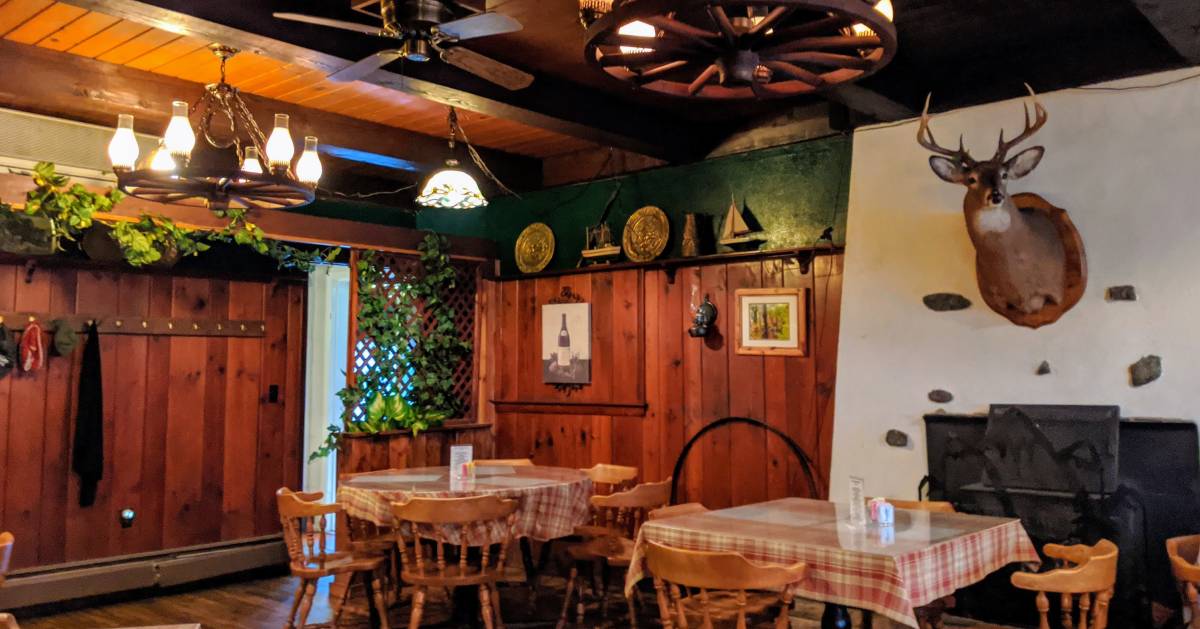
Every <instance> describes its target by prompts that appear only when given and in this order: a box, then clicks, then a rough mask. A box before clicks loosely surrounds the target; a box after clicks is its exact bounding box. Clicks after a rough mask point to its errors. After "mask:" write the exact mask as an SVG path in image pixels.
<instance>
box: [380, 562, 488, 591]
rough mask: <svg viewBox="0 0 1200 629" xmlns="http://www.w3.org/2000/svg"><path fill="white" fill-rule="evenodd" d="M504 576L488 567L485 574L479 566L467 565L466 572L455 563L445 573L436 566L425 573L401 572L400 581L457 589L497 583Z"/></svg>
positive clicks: (448, 566) (427, 569)
mask: <svg viewBox="0 0 1200 629" xmlns="http://www.w3.org/2000/svg"><path fill="white" fill-rule="evenodd" d="M504 574H505V573H504V572H503V571H501V572H497V571H496V568H495V566H488V569H487V572H483V571H482V570H481V569H480V568H479V566H472V565H467V566H466V569H465V570H464V569H462V568H461V567H460V566H459V565H458V564H457V563H455V564H448V565H447V566H446V569H445V571H440V570H438V569H437V566H436V565H428V564H427V565H426V566H425V572H424V573H420V572H415V571H412V570H405V571H403V572H401V574H400V579H401V580H402V581H404V582H405V583H408V584H411V585H433V586H439V587H440V586H445V587H456V586H460V585H480V584H484V583H495V582H496V581H498V580H499V579H500V578H502V577H503V576H504Z"/></svg>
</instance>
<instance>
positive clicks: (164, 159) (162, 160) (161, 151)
mask: <svg viewBox="0 0 1200 629" xmlns="http://www.w3.org/2000/svg"><path fill="white" fill-rule="evenodd" d="M150 170H156V171H158V172H171V171H173V170H175V160H174V159H173V158H172V157H171V153H170V152H169V151H167V147H166V145H165V143H164V142H163V141H162V140H159V141H158V148H156V149H154V155H152V156H151V157H150Z"/></svg>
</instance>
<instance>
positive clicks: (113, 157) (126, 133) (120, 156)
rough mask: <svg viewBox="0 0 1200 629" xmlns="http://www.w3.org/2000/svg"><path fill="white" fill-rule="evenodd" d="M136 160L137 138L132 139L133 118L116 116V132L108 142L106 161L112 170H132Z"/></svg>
mask: <svg viewBox="0 0 1200 629" xmlns="http://www.w3.org/2000/svg"><path fill="white" fill-rule="evenodd" d="M137 158H138V143H137V138H135V137H133V116H131V115H129V114H121V115H119V116H117V131H116V132H115V133H113V137H112V140H110V141H109V142H108V159H109V161H111V162H112V167H113V170H133V166H134V164H136V163H137Z"/></svg>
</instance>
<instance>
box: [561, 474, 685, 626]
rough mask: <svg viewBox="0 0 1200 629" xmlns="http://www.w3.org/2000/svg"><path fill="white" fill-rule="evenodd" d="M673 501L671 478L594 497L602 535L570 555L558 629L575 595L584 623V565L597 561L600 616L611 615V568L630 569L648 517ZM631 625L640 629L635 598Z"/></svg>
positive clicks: (577, 546) (577, 617) (574, 548)
mask: <svg viewBox="0 0 1200 629" xmlns="http://www.w3.org/2000/svg"><path fill="white" fill-rule="evenodd" d="M670 501H671V479H669V478H668V479H667V480H665V481H662V482H658V483H642V484H640V485H638V486H636V487H634V488H633V489H628V490H625V491H618V492H616V493H613V494H609V495H607V496H604V495H601V496H592V498H591V505H592V511H593V522H595V523H598V526H599V527H600V529H599V530H600V533H601V534H599V535H596V536H593V537H590V538H588V539H586V540H585V541H584V542H582V543H579V544H575V545H573V546H572V547H571V548H570V549H569V552H568V554H569V555H570V556H571V559H572V560H573V561H572V566H571V573H570V576H568V577H567V591H566V595H565V596H564V598H563V607H562V613H561V614H560V615H559V619H558V627H559V629H562V627H564V626H566V623H567V612H568V610H570V608H571V598H572V595H573V594H574V595H576V596H577V603H576V608H575V620H576V623H578V624H581V623H583V614H584V601H583V585H584V584H583V580H582V579H580V578H579V565H580V564H581V563H588V562H598V563H599V564H600V565H601V568H602V570H603V574H604V581H605V583H604V585H603V586H602V587H603V591H602V592H601V593H600V595H601V596H600V602H601V607H600V610H601V615H602V616H607V615H608V569H609V568H628V567H629V564H630V562H631V561H632V560H633V546H634V540H636V539H637V534H638V531H639V530H640V529H641V528H642V523H643V522H645V521H646V519H647V515H648V514H649V513H650V512H651V511H653V510H655V509H659V508H661V507H665V506H666V505H667V503H669V502H670ZM626 602H627V603H628V606H629V625H630V626H631V627H637V611H636V610H635V609H634V603H633V599H627V601H626Z"/></svg>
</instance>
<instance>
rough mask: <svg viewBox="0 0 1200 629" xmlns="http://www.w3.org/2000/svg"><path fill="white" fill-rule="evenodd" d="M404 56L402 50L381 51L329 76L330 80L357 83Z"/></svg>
mask: <svg viewBox="0 0 1200 629" xmlns="http://www.w3.org/2000/svg"><path fill="white" fill-rule="evenodd" d="M403 56H404V51H402V50H381V51H379V52H377V53H375V54H373V55H371V56H370V57H364V58H362V59H359V60H358V61H356V62H355V63H353V64H351V65H348V66H346V67H344V68H342V69H341V70H338V71H337V72H334V73H333V74H330V75H329V80H330V81H334V82H336V83H348V82H350V81H357V80H359V79H361V78H363V77H364V76H367V75H368V74H370V73H372V72H374V71H376V70H378V69H379V68H382V67H383V66H385V65H387V64H389V63H391V62H393V61H395V60H397V59H399V58H400V57H403Z"/></svg>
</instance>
